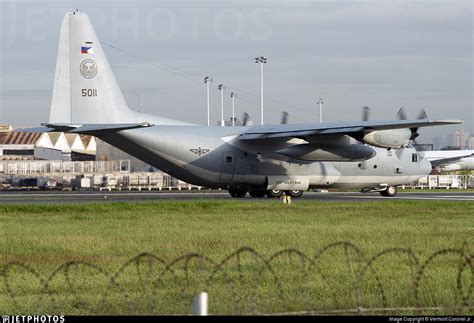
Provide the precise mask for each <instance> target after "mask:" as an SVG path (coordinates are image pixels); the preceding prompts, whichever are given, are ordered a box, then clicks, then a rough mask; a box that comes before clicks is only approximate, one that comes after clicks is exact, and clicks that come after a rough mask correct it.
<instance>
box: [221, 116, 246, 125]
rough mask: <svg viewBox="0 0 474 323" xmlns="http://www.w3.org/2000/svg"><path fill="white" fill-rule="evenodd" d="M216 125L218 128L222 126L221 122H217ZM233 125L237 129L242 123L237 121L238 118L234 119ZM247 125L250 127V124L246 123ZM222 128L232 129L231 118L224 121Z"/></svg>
mask: <svg viewBox="0 0 474 323" xmlns="http://www.w3.org/2000/svg"><path fill="white" fill-rule="evenodd" d="M217 125H218V126H221V125H222V121H220V120H219V121H217ZM234 125H235V126H236V127H237V126H241V125H242V121H241V120H239V118H235V119H234ZM248 125H249V126H250V125H251V124H250V123H248ZM224 126H226V127H232V117H231V118H229V120H224Z"/></svg>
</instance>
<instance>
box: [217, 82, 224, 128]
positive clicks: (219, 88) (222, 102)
mask: <svg viewBox="0 0 474 323" xmlns="http://www.w3.org/2000/svg"><path fill="white" fill-rule="evenodd" d="M217 89H218V90H219V91H221V127H224V126H225V124H224V90H225V86H224V85H223V84H219V85H218V86H217Z"/></svg>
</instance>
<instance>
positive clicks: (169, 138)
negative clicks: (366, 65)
mask: <svg viewBox="0 0 474 323" xmlns="http://www.w3.org/2000/svg"><path fill="white" fill-rule="evenodd" d="M247 129H248V127H205V126H195V125H189V126H187V125H158V126H153V127H147V128H140V129H133V130H123V131H120V132H117V133H111V134H107V135H104V136H99V137H100V138H101V139H103V140H104V141H106V142H108V143H110V144H111V145H113V146H116V147H118V148H119V149H122V150H123V151H126V152H127V153H130V154H131V155H133V156H135V157H137V158H139V159H141V160H143V161H145V162H146V163H148V164H150V165H152V166H154V167H156V168H158V169H160V170H162V171H164V172H166V173H168V174H170V175H172V176H173V177H176V178H178V179H180V180H182V181H186V182H188V183H192V184H195V185H199V186H205V187H210V188H224V189H229V188H239V187H242V188H262V189H303V190H304V189H308V188H326V187H335V188H379V187H383V186H386V185H391V186H392V185H393V186H394V185H400V184H405V183H408V182H412V181H415V180H417V179H419V178H420V177H422V176H425V175H427V174H429V173H430V171H431V165H430V163H429V161H427V160H425V159H423V158H421V157H420V156H419V155H418V154H417V153H416V151H415V149H413V148H402V149H384V148H377V147H372V146H369V147H370V148H372V149H373V150H374V151H375V153H374V156H373V157H372V158H370V159H367V160H358V161H304V160H300V159H293V158H291V157H287V156H284V155H282V154H279V153H278V152H277V151H278V150H280V149H284V148H288V147H291V146H294V145H298V144H302V143H307V141H305V140H302V139H298V138H293V139H290V140H288V139H287V138H275V139H262V140H250V141H246V140H241V139H239V134H240V133H242V132H243V131H245V130H247ZM328 139H329V141H331V137H323V138H321V139H317V138H315V139H314V140H313V141H311V143H315V144H318V140H320V141H321V144H326V143H327V141H328ZM331 144H332V145H333V146H335V147H339V146H340V147H347V146H348V145H351V146H354V145H359V146H360V147H367V145H362V144H360V143H358V142H357V141H355V140H354V139H352V138H350V137H348V136H345V135H342V136H338V137H336V138H332V142H331Z"/></svg>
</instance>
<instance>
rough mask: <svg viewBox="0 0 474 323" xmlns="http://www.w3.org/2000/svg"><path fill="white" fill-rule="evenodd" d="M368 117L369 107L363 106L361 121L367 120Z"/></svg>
mask: <svg viewBox="0 0 474 323" xmlns="http://www.w3.org/2000/svg"><path fill="white" fill-rule="evenodd" d="M369 119H370V108H369V107H363V108H362V121H369Z"/></svg>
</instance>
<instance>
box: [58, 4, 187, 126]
mask: <svg viewBox="0 0 474 323" xmlns="http://www.w3.org/2000/svg"><path fill="white" fill-rule="evenodd" d="M131 122H150V123H154V124H186V123H184V122H181V121H175V120H171V119H166V118H161V117H157V116H152V115H148V114H143V113H138V112H135V111H133V110H131V109H130V108H129V107H128V106H127V103H126V102H125V99H124V97H123V95H122V92H121V90H120V88H119V86H118V84H117V81H116V79H115V76H114V74H113V72H112V70H111V68H110V65H109V62H108V61H107V58H106V56H105V54H104V51H103V49H102V46H101V44H100V42H99V39H98V38H97V35H96V33H95V31H94V27H93V26H92V24H91V22H90V20H89V17H88V16H87V15H86V14H85V13H81V12H69V13H67V14H66V15H65V16H64V19H63V22H62V25H61V32H60V38H59V49H58V57H57V63H56V73H55V76H54V88H53V98H52V102H51V110H50V115H49V123H55V124H110V123H131Z"/></svg>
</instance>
